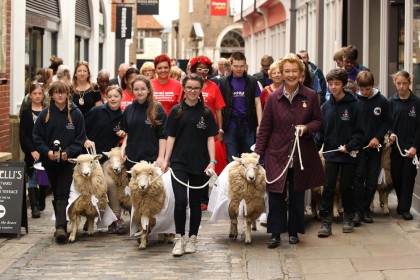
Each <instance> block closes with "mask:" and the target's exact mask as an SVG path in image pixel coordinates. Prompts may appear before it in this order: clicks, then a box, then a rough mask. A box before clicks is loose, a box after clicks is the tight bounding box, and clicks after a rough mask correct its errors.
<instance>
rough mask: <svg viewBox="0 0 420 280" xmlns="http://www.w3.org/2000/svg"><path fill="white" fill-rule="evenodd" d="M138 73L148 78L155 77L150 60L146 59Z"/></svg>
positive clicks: (153, 66) (153, 67)
mask: <svg viewBox="0 0 420 280" xmlns="http://www.w3.org/2000/svg"><path fill="white" fill-rule="evenodd" d="M140 74H142V75H143V76H146V77H147V78H149V79H150V80H151V79H153V78H156V71H155V65H154V64H153V62H151V61H146V62H145V63H143V65H142V66H141V68H140Z"/></svg>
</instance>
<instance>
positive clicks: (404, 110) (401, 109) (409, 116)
mask: <svg viewBox="0 0 420 280" xmlns="http://www.w3.org/2000/svg"><path fill="white" fill-rule="evenodd" d="M389 102H390V104H391V114H392V119H393V125H392V132H393V133H395V134H396V135H397V137H398V144H399V145H400V148H401V151H402V152H403V153H404V150H409V149H410V148H411V147H414V148H416V149H417V155H419V154H420V99H419V98H418V97H417V96H415V95H414V94H413V93H412V92H410V96H409V97H408V98H407V99H401V98H400V97H399V95H398V93H395V94H394V95H393V96H392V97H390V98H389ZM412 160H413V159H412V158H407V157H403V156H401V155H400V152H399V151H398V148H397V144H396V143H394V145H392V151H391V177H392V181H393V183H394V188H395V193H396V195H397V198H398V206H397V211H398V212H400V213H403V212H409V211H410V208H411V202H412V199H413V189H414V183H415V179H416V175H417V169H416V166H415V165H414V164H413V163H412Z"/></svg>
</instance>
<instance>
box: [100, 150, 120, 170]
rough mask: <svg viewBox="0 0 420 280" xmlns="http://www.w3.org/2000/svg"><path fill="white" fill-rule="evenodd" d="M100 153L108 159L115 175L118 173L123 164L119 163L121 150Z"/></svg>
mask: <svg viewBox="0 0 420 280" xmlns="http://www.w3.org/2000/svg"><path fill="white" fill-rule="evenodd" d="M102 153H103V154H104V155H106V156H107V157H108V158H109V159H108V161H109V162H110V163H111V167H112V170H114V172H115V173H120V172H121V170H122V168H123V163H122V162H121V148H120V147H116V148H112V149H111V151H109V152H102Z"/></svg>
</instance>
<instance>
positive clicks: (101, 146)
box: [85, 103, 122, 162]
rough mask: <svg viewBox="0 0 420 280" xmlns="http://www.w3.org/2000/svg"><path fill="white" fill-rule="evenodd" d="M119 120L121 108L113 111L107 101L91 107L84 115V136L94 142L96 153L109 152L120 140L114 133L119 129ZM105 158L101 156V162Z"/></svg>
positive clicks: (120, 119) (120, 118)
mask: <svg viewBox="0 0 420 280" xmlns="http://www.w3.org/2000/svg"><path fill="white" fill-rule="evenodd" d="M121 121H122V111H121V109H120V108H118V109H117V110H115V111H113V110H111V109H110V108H109V106H108V103H105V104H104V105H101V106H95V107H93V108H92V109H91V110H90V111H89V113H87V114H86V115H85V127H86V136H87V138H88V139H89V140H91V141H93V142H95V149H96V152H97V153H98V154H102V152H109V151H110V150H111V149H112V148H113V147H115V146H117V144H118V142H120V140H121V138H120V137H118V136H117V135H116V133H117V132H118V131H119V130H120V126H121ZM105 160H106V157H103V158H102V159H101V162H103V161H105Z"/></svg>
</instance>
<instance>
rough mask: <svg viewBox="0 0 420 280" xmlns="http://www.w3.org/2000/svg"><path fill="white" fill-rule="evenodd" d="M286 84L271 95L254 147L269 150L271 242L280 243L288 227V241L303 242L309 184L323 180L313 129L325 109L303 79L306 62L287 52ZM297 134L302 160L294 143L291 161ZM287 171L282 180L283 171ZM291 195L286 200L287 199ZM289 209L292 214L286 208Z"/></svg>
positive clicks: (260, 151)
mask: <svg viewBox="0 0 420 280" xmlns="http://www.w3.org/2000/svg"><path fill="white" fill-rule="evenodd" d="M279 68H280V72H281V73H282V76H283V79H284V84H283V86H281V87H280V88H279V89H278V90H276V91H275V92H273V93H272V94H270V95H269V97H268V99H267V103H266V105H265V108H264V113H263V117H262V121H261V124H260V128H259V132H258V135H257V143H256V147H255V152H256V153H257V154H259V155H261V156H264V155H265V166H266V176H267V181H269V182H270V183H267V192H268V198H269V212H268V219H267V232H268V233H271V234H272V236H271V238H270V239H269V240H268V241H267V245H268V248H275V247H277V246H278V245H279V243H280V233H283V232H288V233H289V243H290V244H296V243H298V242H299V237H298V235H297V234H298V233H305V226H304V208H305V205H304V197H305V190H308V189H311V188H314V187H319V186H321V185H323V184H325V181H326V177H325V173H324V170H323V168H322V164H321V160H320V158H319V155H318V150H317V148H316V146H315V143H314V140H313V135H314V134H315V133H316V132H317V131H318V130H320V129H321V126H322V114H321V110H320V107H319V102H318V97H317V95H316V93H315V92H314V91H313V90H312V89H309V88H307V87H305V86H304V85H303V84H301V83H300V82H299V79H300V77H301V76H302V74H303V71H304V69H305V66H304V65H303V62H302V61H301V60H300V59H299V57H298V56H296V55H295V54H288V55H286V56H285V57H284V58H283V59H282V60H281V62H280V63H279ZM296 130H298V131H301V136H300V137H299V143H300V151H301V159H302V165H303V167H304V169H303V170H302V169H301V163H300V160H299V154H298V149H297V148H296V150H295V152H294V154H293V155H292V160H291V162H289V158H290V153H291V151H292V148H293V143H294V141H295V132H296ZM283 170H285V172H284V175H283V176H282V177H280V178H279V179H278V180H275V179H277V178H278V177H279V175H280V174H281V173H282V171H283ZM286 198H288V203H286ZM287 211H289V214H288V213H287Z"/></svg>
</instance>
